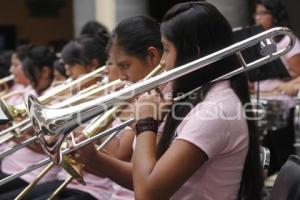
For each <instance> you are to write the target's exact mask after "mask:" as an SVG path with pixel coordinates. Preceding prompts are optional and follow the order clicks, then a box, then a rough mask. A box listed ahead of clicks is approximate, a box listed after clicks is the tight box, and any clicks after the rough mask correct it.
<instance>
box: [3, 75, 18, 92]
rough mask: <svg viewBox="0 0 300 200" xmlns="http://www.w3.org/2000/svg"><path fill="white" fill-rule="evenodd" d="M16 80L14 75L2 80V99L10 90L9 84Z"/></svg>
mask: <svg viewBox="0 0 300 200" xmlns="http://www.w3.org/2000/svg"><path fill="white" fill-rule="evenodd" d="M14 79H15V76H14V75H13V74H11V75H9V76H6V77H4V78H2V79H0V86H1V87H2V90H1V92H0V97H2V96H3V95H5V94H7V92H8V90H9V85H8V82H10V81H13V80H14Z"/></svg>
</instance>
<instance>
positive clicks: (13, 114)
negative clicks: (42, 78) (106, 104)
mask: <svg viewBox="0 0 300 200" xmlns="http://www.w3.org/2000/svg"><path fill="white" fill-rule="evenodd" d="M104 69H105V66H103V67H100V68H99V69H97V70H95V71H92V72H90V73H88V74H85V75H84V76H81V77H80V78H78V79H76V80H74V81H69V80H70V79H68V80H67V83H66V84H63V85H59V86H56V87H55V88H53V89H52V90H50V91H49V92H48V93H47V94H46V95H43V96H41V97H39V100H40V101H41V102H42V103H44V104H47V103H49V102H51V101H53V100H54V98H57V96H61V95H63V94H65V93H66V92H67V91H69V90H70V89H72V88H74V87H76V86H78V85H83V84H85V83H87V82H89V81H91V80H93V79H94V78H95V76H97V75H99V74H100V73H102V72H103V70H104ZM0 108H1V109H2V110H3V112H4V113H5V114H6V116H7V117H8V118H9V119H10V120H11V121H12V120H14V119H16V118H22V119H24V118H25V117H26V115H27V112H26V105H25V104H19V105H16V106H10V105H7V104H6V103H5V102H4V101H3V100H0ZM27 123H29V119H26V118H25V119H24V120H23V121H21V122H18V123H16V124H15V125H13V126H12V127H9V128H7V129H5V130H3V131H1V132H0V137H1V136H4V135H5V134H7V133H10V132H13V133H14V134H15V135H18V133H19V131H18V129H20V128H22V127H23V126H24V125H27Z"/></svg>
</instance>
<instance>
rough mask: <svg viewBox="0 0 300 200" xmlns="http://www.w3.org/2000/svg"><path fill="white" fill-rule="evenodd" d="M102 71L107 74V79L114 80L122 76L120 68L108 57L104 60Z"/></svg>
mask: <svg viewBox="0 0 300 200" xmlns="http://www.w3.org/2000/svg"><path fill="white" fill-rule="evenodd" d="M104 72H105V74H106V75H107V76H108V79H109V81H114V80H117V79H121V78H122V72H121V70H120V69H119V68H118V67H117V66H116V65H113V64H112V62H111V61H110V59H108V61H107V62H106V65H105V71H104Z"/></svg>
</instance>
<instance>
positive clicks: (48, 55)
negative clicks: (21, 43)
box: [23, 46, 55, 87]
mask: <svg viewBox="0 0 300 200" xmlns="http://www.w3.org/2000/svg"><path fill="white" fill-rule="evenodd" d="M54 59H55V55H54V52H53V51H51V50H50V49H49V48H48V47H46V46H36V47H33V48H32V49H31V50H30V51H29V53H28V55H27V57H26V58H25V59H24V60H23V68H24V72H25V75H26V76H27V78H28V79H29V80H31V82H32V84H33V86H34V87H36V85H37V84H38V79H39V78H40V77H39V74H40V71H41V70H42V69H43V68H44V67H47V68H49V69H50V72H51V73H50V76H49V86H50V84H51V82H52V80H53V77H54V75H53V71H54V70H53V62H54Z"/></svg>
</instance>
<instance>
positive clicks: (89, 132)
mask: <svg viewBox="0 0 300 200" xmlns="http://www.w3.org/2000/svg"><path fill="white" fill-rule="evenodd" d="M162 70H163V67H162V66H161V65H158V66H157V67H156V68H155V69H153V70H152V71H151V72H150V73H149V74H148V75H147V76H146V77H145V78H144V79H143V80H147V79H149V78H151V77H153V76H155V75H157V74H159V73H161V72H162ZM123 107H124V105H119V106H115V107H114V108H111V109H110V110H109V111H107V112H105V113H104V114H103V115H101V116H99V117H96V118H95V119H94V120H92V121H91V123H89V124H88V126H87V127H85V128H84V129H83V130H82V133H83V134H84V135H85V136H86V137H87V138H90V137H92V136H94V135H96V134H97V133H99V132H102V131H104V130H105V129H107V127H108V126H109V125H110V124H111V122H112V121H113V119H114V116H116V115H118V114H119V113H120V112H121V111H122V109H123ZM109 138H110V139H109V141H110V140H111V139H112V138H111V137H109ZM107 143H108V142H104V145H101V148H103V147H104V146H105V145H106V144H107ZM63 162H66V163H69V165H67V169H66V171H67V172H69V169H68V168H69V167H70V165H71V164H72V165H76V166H80V164H79V163H77V162H76V161H75V160H73V159H72V158H71V157H70V156H64V157H63ZM53 166H54V163H53V162H52V163H50V164H49V165H47V167H46V168H45V169H44V170H43V171H42V172H41V173H40V174H39V175H38V177H37V178H36V179H35V180H34V181H33V182H32V183H30V184H29V185H28V186H27V187H26V188H25V189H24V190H23V191H22V192H21V193H20V194H19V195H18V196H17V198H16V199H15V200H20V199H22V198H23V197H24V196H25V195H26V194H27V193H28V192H29V191H30V190H31V189H32V188H33V187H34V186H35V185H36V184H37V183H38V181H39V180H40V179H41V178H42V177H43V176H44V175H46V173H47V172H48V171H49V170H50V169H51V168H52V167H53ZM73 174H74V173H73ZM73 174H71V176H70V177H69V178H67V179H66V180H65V181H64V183H63V184H62V185H61V186H60V187H59V189H58V190H57V191H56V192H55V193H53V195H51V197H50V199H53V198H54V197H55V196H56V195H57V194H58V193H59V192H60V191H61V190H62V189H63V188H65V187H66V186H67V185H68V184H69V183H70V182H71V181H72V180H73V178H74V177H73ZM76 175H77V174H76ZM75 178H76V177H75ZM76 180H78V177H77V178H76ZM79 180H80V181H81V182H82V181H83V179H79Z"/></svg>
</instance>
